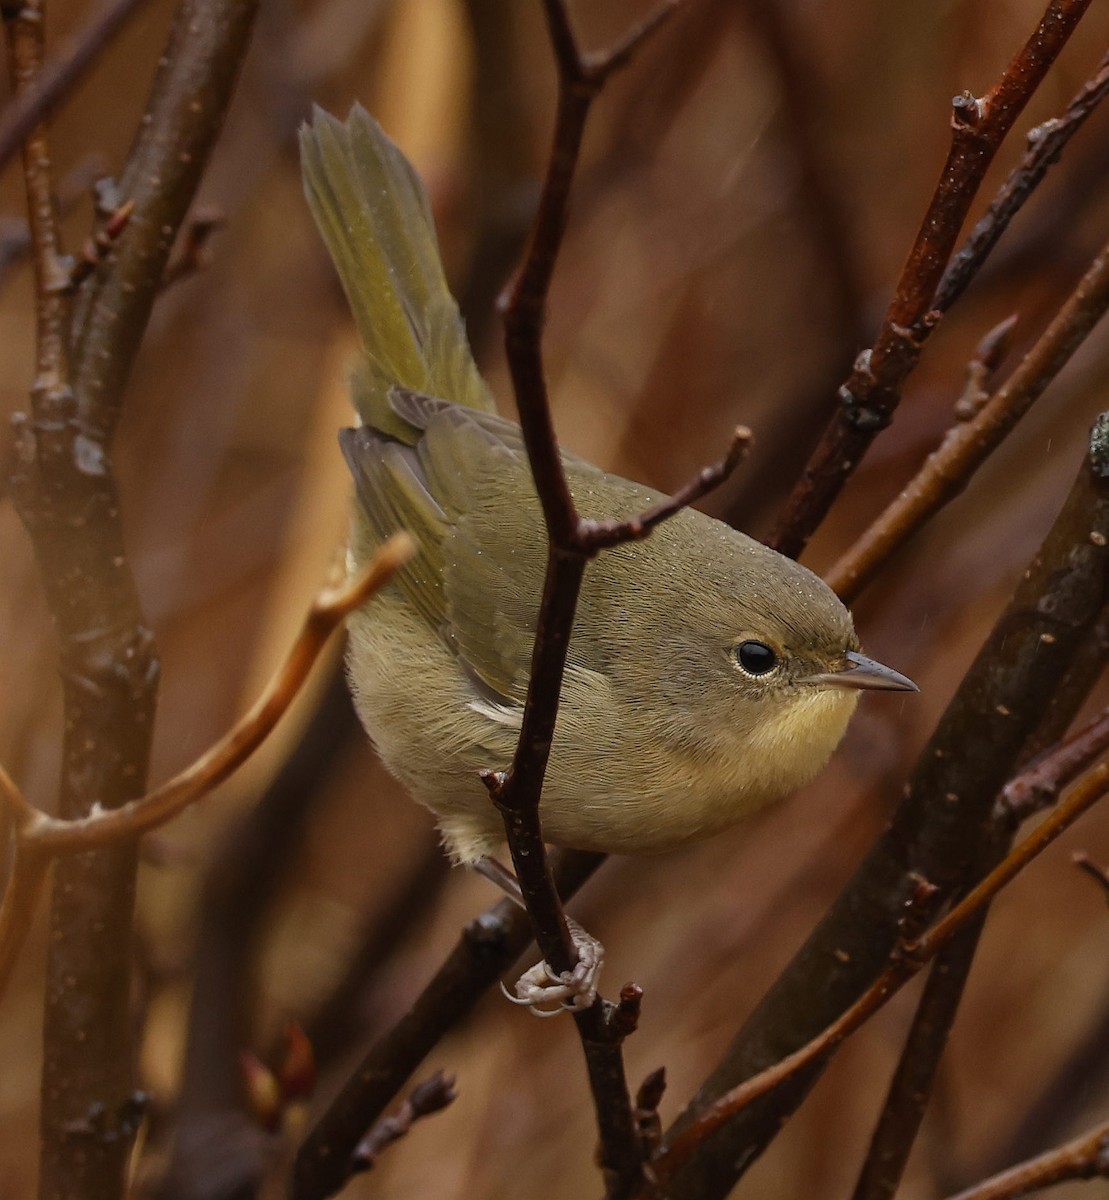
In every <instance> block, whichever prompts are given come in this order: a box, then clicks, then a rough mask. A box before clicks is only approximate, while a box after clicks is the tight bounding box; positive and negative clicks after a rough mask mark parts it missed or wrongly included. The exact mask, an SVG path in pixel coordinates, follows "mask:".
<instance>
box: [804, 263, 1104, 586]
mask: <svg viewBox="0 0 1109 1200" xmlns="http://www.w3.org/2000/svg"><path fill="white" fill-rule="evenodd" d="M1107 308H1109V244H1107V245H1106V246H1104V247H1103V248H1102V249H1101V251H1100V253H1099V254H1098V255H1097V257H1096V258H1095V259H1094V261H1093V262H1092V263H1091V264H1090V267H1089V269H1088V270H1087V271H1086V274H1085V275H1083V277H1082V279H1081V281H1080V282H1079V284H1078V286H1077V287H1076V288H1075V290H1074V291H1073V292H1072V293H1071V295H1070V296H1069V297H1068V298H1067V300H1066V302H1065V303H1064V304H1063V306H1062V307H1061V308H1060V309H1059V311H1058V313H1056V315H1055V317H1054V318H1053V319H1052V321H1051V324H1050V325H1048V327H1047V329H1045V330H1044V332H1043V334H1042V335H1041V337H1040V339H1039V340H1038V341H1037V342H1036V344H1035V345H1034V346H1033V347H1032V348H1031V349H1030V350H1029V351H1028V353H1027V354H1026V355H1025V356H1024V358H1023V359H1022V360H1021V362H1020V364H1019V365H1018V366H1017V368H1016V370H1015V371H1014V372H1013V373H1012V375H1010V377H1009V378H1008V379H1007V380H1006V381H1005V384H1004V385H1003V386H1002V387H1001V388H999V389H998V391H997V392H996V393H995V394H994V395H993V397H992V398H991V399H990V400H988V401H987V402H986V403H985V404H984V405H982V407H981V408H980V409H979V410H978V411H977V412H976V413H975V414H974V415H973V416H972V417H971V419H970V420H969V421H960V422H959V423H958V424H956V425H954V426H952V428H951V429H949V430H948V431H947V434H946V435H945V436H944V439H943V442H942V443H941V444H940V446H939V448H938V449H937V450H936V451H934V452H933V453H932V454H931V455H929V457H928V459H927V461H926V462H925V464H924V466H923V467H922V468H921V469H920V471H918V472H917V474H916V476H915V477H914V478H913V479H912V480H911V481H910V482H909V484H908V486H907V487H906V488H905V490H904V491H902V492H901V494H900V495H899V496H898V497H897V499H896V500H894V501H893V503H892V504H890V505H889V506H888V507H887V508H886V510H885V512H883V513H882V514H881V515H880V516H879V517H878V518H877V520H876V521H874V523H873V524H872V525H871V526H870V528H869V529H867V531H866V532H865V533H864V534H863V535H862V536H861V537H860V538H859V539H858V541H856V542H855V544H854V545H853V546H852V547H851V548H850V549H849V550H848V551H847V552H846V554H844V556H843V557H842V558H841V559H840V560H839V562H837V563H836V565H835V566H834V567H833V568H832V570H831V572H830V573H829V575H828V579H827V581H828V586H829V587H831V589H832V590H833V591H834V592H836V593H837V594H838V595H839V596H840V597H841V598H842V599H843V601H844V603H848V604H849V603H851V601H852V600H854V598H855V597H856V596H858V594H859V593H860V592H861V591H862V589H863V588H864V587H865V586H866V585H867V583H869V582H870V580H871V579H873V578H874V576H875V574H876V573H877V572H878V571H879V570H880V568H881V567H882V566H883V565H884V564H885V563H886V562H887V561H888V560H889V558H890V556H891V555H892V554H893V553H894V552H895V551H896V550H897V549H898V548H899V547H900V546H902V545H904V544H905V542H907V541H908V540H909V538H911V537H912V535H913V534H914V533H916V532H917V530H919V529H920V528H921V526H923V525H924V524H925V522H926V521H928V520H929V518H931V517H932V516H934V515H935V514H936V513H937V512H939V510H940V509H941V508H943V507H944V505H946V504H948V503H949V502H950V501H951V500H953V499H954V498H955V497H956V496H958V495H959V494H960V492H962V490H963V488H965V487H966V485H967V482H968V481H969V479H970V478H971V476H972V475H973V474H974V472H975V471H976V470H977V469H978V468H979V467H980V466H981V465H982V463H983V462H985V461H986V459H987V458H988V457H989V456H990V454H991V453H993V451H994V450H995V449H996V448H997V447H998V446H999V445H1000V444H1001V442H1002V441H1003V440H1004V439H1005V437H1006V436H1007V435H1008V434H1009V433H1010V432H1011V431H1012V429H1013V428H1014V427H1015V426H1016V424H1017V422H1018V421H1019V420H1020V419H1021V417H1023V416H1024V414H1025V413H1026V412H1028V410H1029V409H1030V408H1031V407H1032V405H1033V404H1034V403H1035V402H1036V400H1038V399H1039V398H1040V396H1042V395H1043V393H1044V391H1045V389H1046V388H1047V387H1048V385H1049V384H1050V383H1051V381H1052V380H1053V379H1054V378H1055V377H1056V376H1057V375H1058V374H1059V372H1060V371H1061V370H1062V369H1063V367H1065V366H1066V364H1067V363H1068V362H1069V361H1070V359H1071V357H1072V356H1073V354H1074V353H1075V351H1076V350H1077V349H1078V348H1079V346H1081V345H1082V343H1083V342H1084V341H1085V339H1086V337H1087V336H1088V335H1089V334H1090V332H1091V331H1092V330H1093V329H1094V327H1095V326H1096V325H1097V323H1098V322H1099V321H1100V320H1101V318H1102V317H1103V316H1104V315H1105V311H1106V309H1107ZM990 336H991V335H987V338H988V337H990ZM980 354H981V350H980Z"/></svg>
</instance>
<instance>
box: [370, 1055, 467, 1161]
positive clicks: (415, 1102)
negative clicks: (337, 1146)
mask: <svg viewBox="0 0 1109 1200" xmlns="http://www.w3.org/2000/svg"><path fill="white" fill-rule="evenodd" d="M457 1096H458V1093H457V1092H456V1091H455V1089H454V1076H453V1075H444V1074H443V1072H442V1071H436V1072H435V1074H434V1075H432V1076H431V1077H430V1078H429V1079H425V1080H424V1081H423V1083H418V1084H417V1085H416V1086H415V1087H414V1088H413V1089H412V1092H411V1094H410V1095H409V1097H408V1099H407V1100H405V1102H404V1103H403V1104H402V1105H401V1106H400V1109H399V1110H398V1111H397V1112H396V1113H395V1114H394V1115H393V1116H391V1117H382V1119H381V1120H380V1121H378V1122H377V1123H376V1124H375V1125H374V1126H373V1128H372V1129H371V1130H370V1131H369V1133H367V1134H366V1136H365V1137H364V1138H363V1139H362V1140H361V1141H360V1142H359V1143H358V1145H357V1147H356V1148H355V1151H354V1155H353V1157H352V1160H351V1170H352V1172H358V1171H369V1170H372V1169H373V1167H375V1166H376V1165H377V1159H378V1156H379V1155H380V1154H381V1152H382V1150H384V1149H385V1148H386V1147H387V1146H391V1145H392V1144H393V1143H394V1142H396V1141H399V1140H400V1139H401V1138H402V1137H404V1136H405V1135H406V1134H407V1133H408V1132H409V1130H411V1128H412V1126H413V1125H414V1124H415V1123H416V1122H417V1121H418V1120H419V1119H420V1118H421V1117H429V1116H431V1114H432V1113H437V1112H440V1111H441V1110H442V1109H444V1108H446V1107H447V1105H448V1104H453V1103H454V1101H455V1099H456V1098H457Z"/></svg>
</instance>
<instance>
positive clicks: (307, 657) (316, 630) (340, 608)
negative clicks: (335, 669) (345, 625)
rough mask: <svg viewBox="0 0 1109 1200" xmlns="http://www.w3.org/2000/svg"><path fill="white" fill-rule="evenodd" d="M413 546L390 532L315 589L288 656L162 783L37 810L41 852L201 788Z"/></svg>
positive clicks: (257, 736) (170, 813)
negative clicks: (127, 794) (345, 574)
mask: <svg viewBox="0 0 1109 1200" xmlns="http://www.w3.org/2000/svg"><path fill="white" fill-rule="evenodd" d="M414 552H415V545H414V543H413V541H412V539H411V538H410V537H409V536H408V534H406V533H399V534H395V535H394V536H393V537H391V538H390V539H389V540H388V541H387V542H385V544H384V545H382V546H381V547H380V548H379V549H378V551H377V553H376V554H375V555H374V557H373V558H372V559H371V560H370V562H369V563H367V564H366V566H365V567H364V568H363V569H362V570H361V571H359V573H358V574H357V575H356V576H355V577H354V578H353V579H351V580H349V581H348V582H346V583H344V584H342V585H341V586H340V587H337V588H331V589H328V590H326V591H324V592H321V593H320V594H319V595H318V596H317V597H316V599H315V601H314V602H313V604H312V608H311V610H310V611H309V613H308V616H307V618H306V619H305V622H304V625H303V627H302V629H301V631H300V634H299V635H298V637H297V639H296V641H295V642H294V643H293V647H292V649H291V650H290V651H289V655H288V657H287V658H286V659H285V661H284V663H282V664H281V666H280V667H279V668H278V669H277V672H276V673H275V674H274V676H273V678H272V679H271V680H270V682H269V683H268V684H267V685H266V687H265V689H264V690H263V692H262V694H261V696H259V697H258V699H257V700H256V701H255V702H254V704H253V705H252V706H251V708H250V710H249V711H248V712H247V713H246V715H245V716H243V717H242V718H241V719H240V720H239V722H238V723H237V724H236V725H235V726H234V728H233V729H231V731H230V732H229V733H227V734H226V735H225V736H224V737H222V738H221V739H220V740H219V741H218V742H216V744H215V745H214V746H212V747H211V749H209V750H207V751H205V753H204V754H202V755H201V756H200V757H199V758H198V759H196V761H195V762H193V763H192V764H191V765H190V766H188V767H186V768H185V770H184V771H182V772H181V773H180V774H178V775H175V776H174V777H173V779H171V780H169V782H168V783H165V784H163V785H162V786H161V787H160V788H157V789H156V790H155V791H153V792H150V793H149V794H148V795H146V796H142V797H140V798H139V799H138V800H132V801H131V802H130V803H128V804H124V805H122V806H121V807H119V808H114V809H101V810H98V811H96V812H93V813H90V814H89V816H87V817H84V818H80V819H74V820H69V821H65V820H58V819H55V818H51V817H46V816H45V814H41V813H36V815H35V817H34V819H33V820H31V821H30V822H29V823H28V825H27V828H26V830H25V837H26V840H27V841H29V842H30V843H31V844H33V845H34V846H36V847H37V848H39V849H41V850H42V851H43V852H45V853H48V854H52V855H59V854H76V853H80V852H82V851H86V850H91V849H93V848H94V847H96V846H103V845H107V844H108V843H110V842H115V841H119V840H120V839H122V838H127V837H137V836H138V835H140V834H143V833H149V832H150V830H151V829H156V828H157V827H158V826H159V825H164V824H165V823H166V821H169V820H172V819H173V818H174V817H176V816H177V815H178V814H179V813H181V812H183V811H184V810H185V809H186V808H188V806H189V805H190V804H193V803H195V802H196V801H197V800H200V799H202V798H203V797H204V796H206V795H208V794H209V793H210V792H211V791H212V790H213V789H214V788H215V787H218V786H219V784H221V783H222V782H223V781H224V780H225V779H226V778H227V777H228V776H229V775H231V774H232V773H233V772H234V771H235V770H237V769H238V768H239V767H240V766H241V765H242V764H243V763H244V762H245V761H246V760H247V759H248V758H249V757H250V756H251V755H252V754H253V753H254V751H255V750H256V749H257V748H258V747H259V746H260V745H261V744H262V742H263V741H265V739H266V738H267V737H268V736H269V734H270V732H271V731H272V730H273V728H274V726H275V725H276V724H277V722H278V721H279V720H280V719H281V718H282V716H284V714H285V712H286V711H287V710H288V707H289V705H290V704H291V703H292V701H293V700H294V699H295V698H296V696H297V695H298V694H299V692H300V689H301V687H302V686H303V684H304V681H305V680H306V679H307V678H308V674H309V672H310V671H311V670H312V667H313V666H314V665H315V663H316V659H317V658H318V657H319V655H320V652H321V651H322V650H323V648H324V646H325V645H326V644H327V642H328V640H329V639H330V637H331V635H332V633H334V631H335V630H336V629H337V628H338V626H339V625H340V624H341V623H342V621H343V620H344V619H345V618H346V617H347V616H349V614H350V613H352V612H353V611H354V610H355V609H356V608H360V607H361V606H362V605H363V604H364V603H365V602H366V601H367V600H369V599H370V597H372V596H374V595H375V594H376V593H377V592H379V591H380V590H381V589H382V588H383V587H385V586H386V585H387V584H388V583H389V581H390V579H392V577H393V575H394V574H395V573H396V572H397V571H398V570H399V569H400V568H401V567H402V566H403V565H404V564H405V563H406V562H407V561H408V560H409V559H410V558H411V557H412V555H413V553H414Z"/></svg>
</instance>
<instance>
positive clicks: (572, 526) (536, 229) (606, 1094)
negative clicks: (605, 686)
mask: <svg viewBox="0 0 1109 1200" xmlns="http://www.w3.org/2000/svg"><path fill="white" fill-rule="evenodd" d="M676 7H677V4H676V3H675V0H666V2H665V3H663V4H661V5H660V6H659V7H658V8H657V9H656V10H655V11H654V13H653V14H651V15H650V16H648V17H647V19H646V20H645V21H643V22H642V23H641V24H640V25H638V26H636V27H635V28H633V29H632V30H631V31H630V32H629V34H628V35H627V36H626V37H625V38H624V39H623V40H622V41H621V42H620V43H619V44H618V45H617V46H615V47H614V48H613V49H611V50H610V51H608V52H607V53H604V54H597V55H585V54H583V53H582V51H581V50H580V48H579V46H578V43H577V39H576V37H575V34H574V31H573V28H572V25H571V22H570V17H569V12H568V9H567V6H566V4H565V2H564V0H545V3H544V12H545V14H546V18H547V25H548V30H549V33H550V39H551V46H552V49H553V51H554V55H555V59H556V63H557V67H558V112H557V117H556V121H555V129H554V134H553V141H552V147H551V153H550V158H549V161H548V167H547V172H546V175H545V178H544V182H543V188H542V192H541V194H540V200H539V207H538V211H537V213H536V217H535V223H534V225H533V227H532V232H531V236H530V238H529V240H528V244H527V249H526V251H525V255H524V260H523V264H522V266H521V268H520V271H519V272H518V274H517V275H516V277H515V278H514V279H513V281H512V282H511V284H510V285H509V288H508V289H507V292H506V295H505V298H504V300H503V311H504V324H505V349H506V354H507V358H508V365H509V370H510V373H511V376H512V385H513V390H514V392H515V395H516V402H517V408H518V411H519V414H520V425H521V428H522V431H523V437H524V443H525V446H526V448H527V453H528V461H529V463H530V465H531V471H532V476H533V478H534V480H535V487H536V491H537V492H538V495H539V500H540V503H541V505H542V508H543V518H544V522H545V524H546V527H547V534H548V559H547V570H546V578H545V580H544V586H543V596H542V600H541V603H540V608H539V614H538V617H537V620H536V635H535V644H534V648H533V652H532V664H531V677H530V679H529V683H528V691H527V698H526V700H525V704H524V712H523V719H522V722H521V729H520V737H519V741H518V743H517V747H516V752H515V754H514V756H513V760H512V763H511V765H510V766H509V767H508V768H507V770H505V771H504V772H499V773H490V774H488V775H486V776H485V777H484V778H485V782H486V785H487V786H488V788H489V791H490V794H491V796H492V798H493V801H494V803H495V804H496V805H497V807H498V809H499V810H500V812H501V814H502V816H503V818H504V823H505V833H506V837H507V840H508V846H509V850H510V852H511V854H512V861H513V865H514V866H515V868H516V876H517V879H518V880H519V882H520V889H521V892H522V894H523V897H524V902H525V905H526V907H527V910H528V914H529V916H530V918H531V920H532V923H533V927H534V930H535V936H536V940H537V941H538V943H539V948H540V951H541V952H542V954H543V957H544V960H545V961H546V962H547V963H548V964H549V966H550V967H551V968H552V969H553V970H554V971H555V972H556V973H558V974H560V975H562V974H566V973H569V972H571V971H572V970H573V968H574V967H575V966H576V965H577V962H578V954H577V951H576V949H575V947H574V944H573V941H572V939H571V937H570V932H569V929H568V928H567V925H566V917H565V913H564V912H563V911H562V905H561V902H560V900H559V897H558V892H557V890H556V889H555V886H554V883H553V880H552V878H551V872H550V867H549V865H548V862H547V857H546V851H545V847H544V842H543V833H542V828H541V824H540V815H539V801H540V796H541V793H542V788H543V779H544V775H545V773H546V769H547V761H548V758H549V756H550V749H551V743H552V740H553V737H554V725H555V718H556V716H557V713H558V703H559V695H560V692H561V688H562V677H563V672H564V669H565V664H566V654H567V650H568V647H569V642H570V630H571V627H572V625H573V620H574V613H575V610H576V607H577V600H578V594H579V591H580V589H581V582H582V578H583V576H584V572H585V566H586V563H587V562H588V560H589V558H591V557H592V556H593V555H594V554H596V553H597V552H598V551H599V550H600V549H601V548H602V547H603V546H612V545H616V544H618V543H619V542H621V541H628V540H631V539H633V538H636V537H641V536H643V535H644V533H646V532H648V531H649V529H650V528H651V527H652V526H653V525H655V524H657V523H658V521H660V520H662V519H664V518H665V517H667V516H670V515H672V514H673V513H674V512H676V511H678V509H679V507H680V504H679V503H671V504H667V505H663V506H661V507H660V508H659V509H658V510H657V511H652V512H649V513H645V514H642V515H641V516H640V517H639V518H633V520H632V521H626V522H617V523H605V524H604V525H603V526H598V525H595V524H594V523H593V522H589V521H583V520H582V519H581V518H580V517H579V515H578V512H577V509H576V507H575V505H574V501H573V497H572V496H571V494H570V489H569V485H568V483H567V480H566V475H565V472H564V470H563V466H562V459H561V455H560V453H559V448H558V442H557V439H556V437H555V431H554V425H553V422H552V420H551V412H550V405H549V403H548V398H547V387H546V378H545V373H544V369H543V355H542V327H543V319H544V312H545V308H546V302H547V294H548V291H549V288H550V283H551V278H552V275H553V273H554V267H555V262H556V259H557V257H558V252H559V249H560V247H561V244H562V238H563V234H564V233H565V229H566V220H567V209H568V200H569V193H570V187H571V183H572V181H573V177H574V172H575V168H576V166H577V161H578V155H579V152H580V149H581V142H582V136H583V134H584V130H585V123H586V120H587V119H588V116H589V112H590V109H591V106H592V103H593V100H594V99H595V98H596V96H597V95H598V93H599V92H600V90H601V88H602V87H603V86H604V84H605V82H606V81H607V79H608V78H609V77H610V76H611V74H612V73H613V72H614V71H616V70H618V69H619V68H620V67H622V66H624V65H625V64H626V63H627V62H628V61H629V59H630V57H631V55H632V54H633V52H634V50H635V49H636V48H637V47H638V46H639V45H641V44H642V42H643V40H644V39H645V38H646V37H647V36H649V34H650V33H651V32H653V31H654V30H655V29H657V28H658V27H659V25H661V23H662V22H663V20H664V19H665V18H666V17H667V16H669V15H670V14H671V13H672V12H673V11H674V10H675V8H676ZM740 450H741V446H740V444H739V442H738V441H737V442H736V443H735V444H733V447H732V452H731V453H730V454H729V459H730V460H732V463H733V465H734V461H735V460H738V457H739V453H740ZM725 465H727V464H725ZM722 473H723V472H722V470H716V471H713V472H710V473H709V474H708V475H706V476H702V477H701V478H700V479H699V480H698V481H695V482H694V484H692V485H691V486H690V488H689V489H686V494H688V495H690V496H692V495H695V494H701V493H703V491H704V490H705V489H706V488H707V487H708V486H711V485H712V484H713V483H715V482H719V479H720V478H721V477H722ZM616 1013H617V1010H613V1008H612V1006H610V1005H606V1003H605V1002H604V1001H603V1000H601V999H600V998H599V997H598V998H597V1000H596V1001H595V1003H594V1004H593V1005H592V1006H591V1007H590V1008H588V1009H586V1010H585V1011H583V1012H578V1013H576V1014H575V1018H574V1019H575V1023H576V1024H577V1027H578V1033H579V1035H580V1037H581V1042H582V1049H583V1052H584V1055H585V1059H586V1066H587V1069H588V1073H589V1080H590V1087H591V1090H592V1094H593V1103H594V1109H595V1111H596V1116H597V1124H598V1130H599V1134H600V1141H601V1152H600V1159H601V1166H602V1169H603V1171H604V1172H605V1177H606V1190H607V1192H608V1195H609V1196H610V1197H619V1196H624V1195H627V1194H629V1191H630V1189H633V1188H635V1187H637V1186H638V1184H639V1183H640V1182H641V1180H642V1170H643V1158H644V1153H643V1147H642V1143H641V1141H640V1139H639V1135H638V1132H637V1129H636V1125H635V1119H634V1114H633V1111H632V1102H631V1097H630V1095H629V1093H628V1085H627V1080H626V1077H625V1072H624V1064H623V1055H622V1050H621V1044H622V1041H623V1038H624V1036H625V1035H626V1027H625V1026H624V1025H623V1023H622V1022H620V1021H619V1020H617V1019H615V1016H616Z"/></svg>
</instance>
